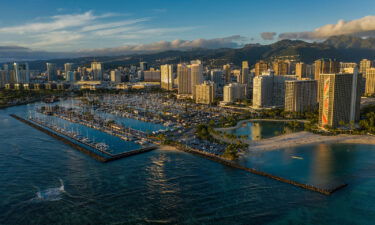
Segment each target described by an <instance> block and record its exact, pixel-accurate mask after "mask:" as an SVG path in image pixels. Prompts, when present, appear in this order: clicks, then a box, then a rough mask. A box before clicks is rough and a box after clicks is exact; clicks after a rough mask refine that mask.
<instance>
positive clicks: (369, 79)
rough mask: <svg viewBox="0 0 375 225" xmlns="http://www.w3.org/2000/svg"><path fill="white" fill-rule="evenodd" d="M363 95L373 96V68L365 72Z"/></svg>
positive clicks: (374, 85) (374, 87)
mask: <svg viewBox="0 0 375 225" xmlns="http://www.w3.org/2000/svg"><path fill="white" fill-rule="evenodd" d="M365 94H366V95H369V96H372V95H375V68H368V69H367V70H366V87H365Z"/></svg>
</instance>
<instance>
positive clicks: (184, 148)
mask: <svg viewBox="0 0 375 225" xmlns="http://www.w3.org/2000/svg"><path fill="white" fill-rule="evenodd" d="M176 147H177V149H178V150H181V151H184V152H187V153H191V154H195V155H199V156H203V157H205V158H207V159H210V160H212V161H215V162H218V163H221V164H224V165H226V166H230V167H232V168H236V169H240V170H244V171H247V172H250V173H253V174H256V175H259V176H263V177H268V178H271V179H273V180H277V181H280V182H283V183H287V184H291V185H293V186H296V187H299V188H303V189H307V190H310V191H314V192H318V193H320V194H324V195H331V194H332V193H334V192H335V191H338V190H340V189H342V188H344V187H346V186H347V185H348V184H339V185H336V186H334V187H332V188H320V187H316V186H314V185H310V184H303V183H299V182H296V181H293V180H289V179H286V178H283V177H279V176H275V175H272V174H269V173H266V172H263V171H259V170H256V169H253V168H248V167H245V166H242V165H239V164H237V163H234V162H232V161H229V160H227V159H224V158H223V157H221V156H219V155H215V154H212V153H208V152H204V151H201V150H198V149H194V148H191V147H189V146H186V145H183V144H180V143H178V144H176Z"/></svg>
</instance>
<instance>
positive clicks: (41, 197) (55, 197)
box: [32, 179, 65, 202]
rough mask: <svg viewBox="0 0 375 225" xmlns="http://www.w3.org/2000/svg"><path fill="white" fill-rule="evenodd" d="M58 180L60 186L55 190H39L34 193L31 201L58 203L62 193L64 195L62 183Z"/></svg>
mask: <svg viewBox="0 0 375 225" xmlns="http://www.w3.org/2000/svg"><path fill="white" fill-rule="evenodd" d="M59 180H60V183H61V186H60V187H55V188H47V189H45V190H40V191H38V192H37V193H36V197H35V198H33V199H32V201H36V202H40V201H42V202H43V201H59V200H61V199H62V195H63V193H65V186H64V182H63V181H62V180H61V179H59Z"/></svg>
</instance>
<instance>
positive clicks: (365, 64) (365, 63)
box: [359, 59, 372, 77]
mask: <svg viewBox="0 0 375 225" xmlns="http://www.w3.org/2000/svg"><path fill="white" fill-rule="evenodd" d="M371 67H372V61H371V60H368V59H362V60H361V61H360V62H359V72H360V73H361V74H362V76H363V77H366V75H367V74H366V71H367V69H369V68H371Z"/></svg>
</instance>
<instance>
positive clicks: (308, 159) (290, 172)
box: [240, 144, 375, 188]
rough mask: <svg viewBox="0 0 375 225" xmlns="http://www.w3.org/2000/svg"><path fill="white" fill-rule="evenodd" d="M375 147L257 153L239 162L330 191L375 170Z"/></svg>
mask: <svg viewBox="0 0 375 225" xmlns="http://www.w3.org/2000/svg"><path fill="white" fill-rule="evenodd" d="M374 159H375V146H373V145H355V144H331V145H328V144H318V145H314V146H310V145H309V146H300V147H294V148H286V149H281V150H273V151H254V152H250V153H247V154H246V155H245V156H244V157H243V158H241V159H240V163H241V164H242V165H245V166H247V167H251V168H256V169H259V170H261V171H265V172H268V173H271V174H274V175H278V176H281V177H284V178H288V179H291V180H295V181H298V182H301V183H305V184H311V185H315V186H318V187H323V188H329V187H335V186H337V185H338V184H343V183H348V182H350V180H351V179H352V178H353V177H356V176H357V175H358V174H360V173H361V172H362V171H364V170H371V169H374V171H375V162H374Z"/></svg>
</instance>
